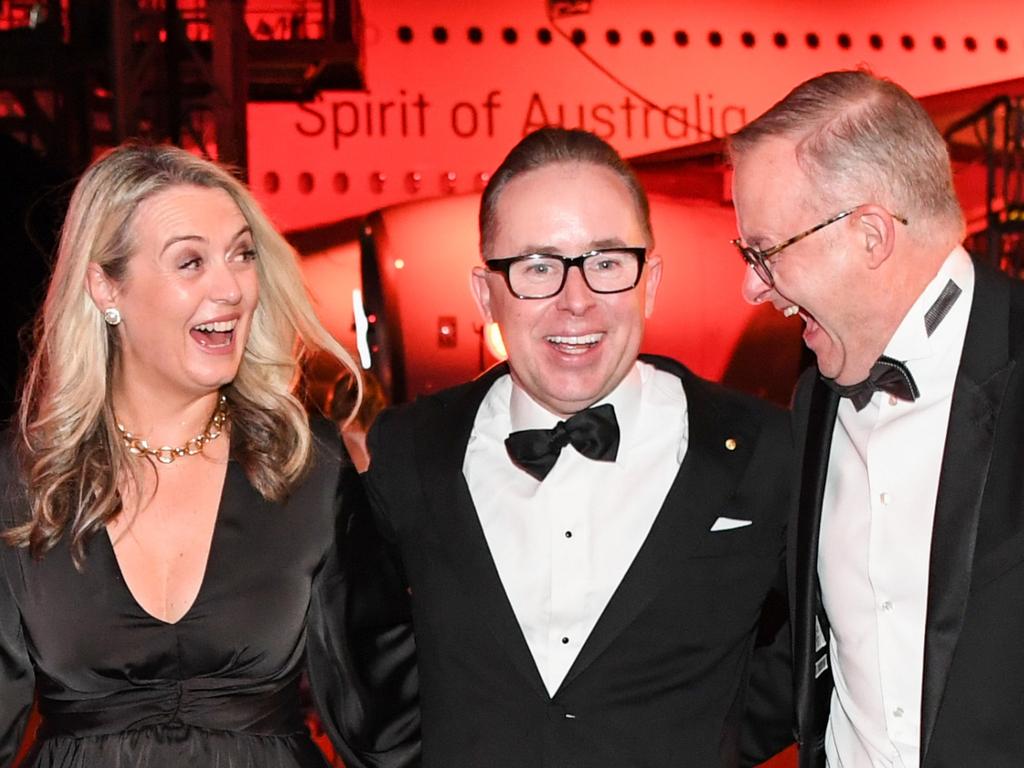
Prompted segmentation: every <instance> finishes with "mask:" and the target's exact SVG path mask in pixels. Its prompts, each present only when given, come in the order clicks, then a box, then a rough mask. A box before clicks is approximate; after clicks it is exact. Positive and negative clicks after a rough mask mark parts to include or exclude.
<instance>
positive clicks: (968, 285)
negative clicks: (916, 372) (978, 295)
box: [885, 245, 974, 362]
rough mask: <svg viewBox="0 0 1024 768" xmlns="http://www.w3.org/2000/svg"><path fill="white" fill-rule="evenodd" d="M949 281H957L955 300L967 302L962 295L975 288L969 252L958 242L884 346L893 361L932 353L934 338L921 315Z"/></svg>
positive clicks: (923, 356) (916, 358)
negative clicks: (958, 295) (958, 294)
mask: <svg viewBox="0 0 1024 768" xmlns="http://www.w3.org/2000/svg"><path fill="white" fill-rule="evenodd" d="M950 280H952V281H953V282H954V283H956V285H957V286H959V288H960V290H961V291H962V293H961V294H960V297H959V298H958V299H957V303H960V304H966V303H969V302H966V301H964V299H965V295H964V294H967V295H970V293H971V291H972V289H973V287H974V266H973V264H972V263H971V257H970V255H969V254H968V253H967V251H965V250H964V249H963V247H962V246H959V245H958V246H957V247H956V248H954V249H953V250H952V251H951V252H950V254H949V255H948V256H947V257H946V259H945V261H943V262H942V266H940V267H939V271H938V272H937V273H936V274H935V277H933V278H932V279H931V281H930V282H929V283H928V285H927V286H925V289H924V290H923V291H922V292H921V295H920V296H918V297H917V301H915V302H914V304H913V306H911V308H910V310H909V311H908V312H907V314H906V315H905V316H904V318H903V320H902V321H901V322H900V324H899V327H898V328H897V329H896V332H895V333H894V334H893V336H892V338H891V339H890V340H889V343H888V344H887V345H886V347H885V354H886V355H888V356H889V357H891V358H893V359H895V360H900V361H902V362H908V361H910V360H920V359H923V358H926V357H930V356H931V355H932V354H933V353H934V351H935V346H934V345H935V342H936V339H935V338H934V335H933V337H929V336H928V332H927V330H926V329H925V323H924V316H925V313H926V312H927V311H928V310H929V309H931V306H932V305H933V304H934V303H935V301H936V300H937V299H938V298H939V295H940V294H941V293H942V291H943V289H944V288H945V287H946V283H948V282H949V281H950ZM948 319H949V318H948V317H947V318H945V320H948ZM942 325H943V323H940V324H939V326H938V328H936V333H938V331H939V329H941V328H942Z"/></svg>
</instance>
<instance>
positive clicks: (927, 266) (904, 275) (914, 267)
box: [858, 249, 948, 381]
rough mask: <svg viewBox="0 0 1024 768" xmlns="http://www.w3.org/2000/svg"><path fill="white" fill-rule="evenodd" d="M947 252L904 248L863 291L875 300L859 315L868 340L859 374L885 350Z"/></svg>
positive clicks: (936, 271)
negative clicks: (865, 364)
mask: <svg viewBox="0 0 1024 768" xmlns="http://www.w3.org/2000/svg"><path fill="white" fill-rule="evenodd" d="M947 255H948V252H940V251H939V250H938V249H935V250H932V251H929V252H917V253H909V252H908V253H905V254H902V255H900V256H898V257H897V258H896V259H892V260H891V261H892V263H893V268H892V269H890V270H889V274H879V275H876V276H875V278H874V284H875V287H874V289H873V291H871V292H870V293H867V294H866V295H871V296H874V297H875V302H874V304H873V306H872V307H870V308H868V311H867V312H866V313H865V317H864V318H863V322H864V326H863V327H864V338H866V339H869V340H870V341H869V343H868V344H866V345H865V348H864V352H863V357H864V359H865V360H866V361H868V362H867V370H866V371H864V376H863V377H861V378H864V377H866V376H867V375H868V371H870V369H871V366H872V365H873V364H874V362H875V361H876V360H877V359H878V358H879V357H880V356H881V355H882V354H883V353H884V352H885V348H886V347H887V346H888V345H889V342H890V341H891V340H892V337H893V336H894V335H895V334H896V330H897V329H898V328H899V327H900V324H901V323H902V322H903V320H904V318H905V317H906V316H907V313H908V312H910V309H911V307H913V306H914V303H915V302H916V301H917V300H918V298H920V296H921V294H922V293H923V292H924V290H925V288H927V287H928V284H929V283H930V282H931V281H932V280H934V279H935V276H936V275H937V274H938V272H939V269H941V268H942V264H943V262H944V261H945V259H946V256H947ZM859 380H860V379H858V381H859Z"/></svg>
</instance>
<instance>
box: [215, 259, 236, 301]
mask: <svg viewBox="0 0 1024 768" xmlns="http://www.w3.org/2000/svg"><path fill="white" fill-rule="evenodd" d="M211 298H212V299H213V300H214V301H216V302H218V303H220V304H237V303H238V302H240V301H241V300H242V287H241V285H240V284H239V282H238V276H237V275H236V274H235V272H234V270H233V269H232V268H231V265H230V264H228V263H226V262H222V263H221V264H220V265H219V266H218V268H217V269H215V270H214V275H213V285H212V287H211Z"/></svg>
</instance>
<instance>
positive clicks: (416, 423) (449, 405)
mask: <svg viewBox="0 0 1024 768" xmlns="http://www.w3.org/2000/svg"><path fill="white" fill-rule="evenodd" d="M507 373H508V366H506V365H504V364H499V365H496V366H494V367H493V368H490V369H488V370H487V371H484V372H483V373H482V374H480V376H478V377H476V378H475V379H472V380H471V381H467V382H463V383H462V384H458V385H456V386H454V387H448V388H447V389H442V390H440V391H438V392H433V393H431V394H429V395H420V396H419V397H417V398H416V399H415V400H413V401H412V402H409V403H402V404H401V405H394V406H391V407H390V408H387V409H385V410H384V411H383V412H382V413H381V414H380V415H378V417H377V419H376V420H375V422H374V425H373V428H372V429H371V431H370V434H371V438H372V436H373V434H374V433H375V432H376V433H378V434H380V433H388V434H393V433H396V432H405V431H409V430H413V429H415V428H417V427H421V426H426V427H432V426H433V425H434V424H435V422H447V423H450V422H451V420H452V419H453V418H459V419H462V418H465V417H466V416H467V415H473V414H475V413H476V411H477V409H478V408H479V407H480V403H481V402H482V401H483V398H484V396H485V395H486V394H487V392H488V391H489V390H490V388H491V385H492V384H493V383H494V382H495V381H497V380H498V379H499V378H501V377H502V376H504V375H505V374H507Z"/></svg>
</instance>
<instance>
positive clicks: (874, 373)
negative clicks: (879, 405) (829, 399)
mask: <svg viewBox="0 0 1024 768" xmlns="http://www.w3.org/2000/svg"><path fill="white" fill-rule="evenodd" d="M825 383H826V384H828V385H829V386H830V387H831V388H832V389H834V390H835V391H836V392H838V393H839V396H840V397H848V398H850V401H851V402H852V403H853V407H854V408H856V409H857V410H858V411H859V410H861V409H863V408H864V406H865V405H867V404H868V403H869V402H871V396H872V395H873V394H875V392H879V391H881V392H888V393H889V394H890V395H893V396H895V397H898V398H899V399H900V400H907V401H909V402H913V401H914V400H917V398H919V397H920V396H921V392H920V391H919V390H918V389H917V384H915V383H914V377H913V376H911V375H910V371H909V370H907V366H906V365H904V364H903V363H901V362H900V361H899V360H893V359H892V358H891V357H886V356H885V355H882V356H881V357H880V358H878V362H877V363H875V364H874V365H873V366H871V373H869V374H868V377H867V378H866V379H864V381H862V382H860V383H859V384H850V385H848V386H844V385H842V384H836V383H835V381H834V380H832V379H825Z"/></svg>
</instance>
